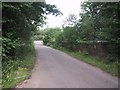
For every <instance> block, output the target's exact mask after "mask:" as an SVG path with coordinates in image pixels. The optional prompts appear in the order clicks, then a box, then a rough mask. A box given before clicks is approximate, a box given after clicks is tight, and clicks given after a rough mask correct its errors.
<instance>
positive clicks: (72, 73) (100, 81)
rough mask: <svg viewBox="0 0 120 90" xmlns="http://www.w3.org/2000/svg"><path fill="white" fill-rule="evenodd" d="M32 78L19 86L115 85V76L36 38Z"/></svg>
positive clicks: (115, 86) (88, 86)
mask: <svg viewBox="0 0 120 90" xmlns="http://www.w3.org/2000/svg"><path fill="white" fill-rule="evenodd" d="M35 49H36V64H35V67H34V69H33V71H32V73H31V78H30V79H28V80H25V81H24V82H23V83H22V84H20V85H18V86H17V87H18V88H118V78H116V77H113V76H111V75H110V74H108V73H106V72H104V71H102V70H100V69H99V68H96V67H94V66H91V65H89V64H86V63H84V62H82V61H79V60H76V59H75V58H73V57H71V56H69V55H67V54H65V53H63V52H61V51H58V50H55V49H52V48H50V47H47V46H44V45H42V42H40V41H35Z"/></svg>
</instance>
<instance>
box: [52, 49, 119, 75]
mask: <svg viewBox="0 0 120 90" xmlns="http://www.w3.org/2000/svg"><path fill="white" fill-rule="evenodd" d="M53 48H55V49H58V50H60V51H63V52H65V53H67V54H69V55H70V56H72V57H74V58H76V59H78V60H80V61H84V62H86V63H88V64H91V65H93V66H96V67H99V68H100V69H102V70H104V71H106V72H108V73H110V74H112V75H114V76H119V75H118V65H119V64H118V62H112V63H105V62H104V60H101V59H99V58H97V57H95V56H91V55H88V54H84V53H80V52H73V51H70V50H67V49H66V48H57V47H53Z"/></svg>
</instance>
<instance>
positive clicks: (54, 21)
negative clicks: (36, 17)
mask: <svg viewBox="0 0 120 90" xmlns="http://www.w3.org/2000/svg"><path fill="white" fill-rule="evenodd" d="M45 1H46V3H47V4H51V5H53V4H54V5H56V6H57V8H58V9H59V10H60V11H61V12H62V13H63V16H61V17H60V16H58V17H55V16H52V15H49V16H47V18H48V19H47V20H46V21H47V22H48V23H47V25H46V26H45V27H47V26H48V27H61V26H62V24H63V21H64V20H65V19H66V18H67V17H68V16H69V14H75V15H77V16H78V15H79V13H80V4H81V2H82V1H85V0H45Z"/></svg>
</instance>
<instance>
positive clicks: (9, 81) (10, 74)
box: [2, 45, 35, 88]
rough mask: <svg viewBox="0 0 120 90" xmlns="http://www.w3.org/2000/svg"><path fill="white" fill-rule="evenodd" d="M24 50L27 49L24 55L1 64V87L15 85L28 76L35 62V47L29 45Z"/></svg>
mask: <svg viewBox="0 0 120 90" xmlns="http://www.w3.org/2000/svg"><path fill="white" fill-rule="evenodd" d="M25 50H28V51H27V52H28V53H27V54H26V56H25V57H23V58H21V59H20V58H17V59H15V60H9V61H7V62H5V63H3V64H2V67H3V69H2V72H3V74H2V88H12V87H15V86H16V85H17V84H18V83H19V82H21V81H23V80H25V79H27V78H28V77H29V76H30V71H31V69H32V68H33V66H34V62H35V49H34V46H33V45H31V46H29V47H28V49H25Z"/></svg>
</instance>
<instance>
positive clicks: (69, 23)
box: [63, 14, 77, 27]
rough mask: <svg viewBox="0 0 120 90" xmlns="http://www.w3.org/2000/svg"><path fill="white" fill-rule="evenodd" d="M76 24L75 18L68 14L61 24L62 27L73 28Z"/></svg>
mask: <svg viewBox="0 0 120 90" xmlns="http://www.w3.org/2000/svg"><path fill="white" fill-rule="evenodd" d="M76 23H77V16H76V15H74V14H70V15H69V16H68V18H66V20H65V21H64V23H63V27H67V26H69V27H73V26H74V25H75V24H76Z"/></svg>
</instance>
